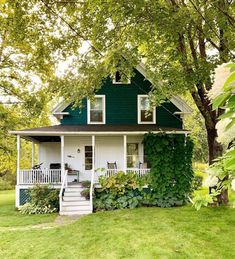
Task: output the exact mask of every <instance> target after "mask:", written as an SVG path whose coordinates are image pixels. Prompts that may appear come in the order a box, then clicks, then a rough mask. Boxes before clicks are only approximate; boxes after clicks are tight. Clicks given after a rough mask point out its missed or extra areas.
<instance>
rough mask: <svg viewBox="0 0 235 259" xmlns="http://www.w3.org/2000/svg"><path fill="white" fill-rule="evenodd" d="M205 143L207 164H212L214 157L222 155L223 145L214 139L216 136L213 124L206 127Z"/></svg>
mask: <svg viewBox="0 0 235 259" xmlns="http://www.w3.org/2000/svg"><path fill="white" fill-rule="evenodd" d="M206 130H207V143H208V150H209V158H208V162H209V165H211V164H213V162H214V159H215V158H217V157H219V156H222V154H223V146H222V145H221V144H220V143H219V142H218V141H217V140H216V138H217V136H218V135H217V129H216V128H215V126H213V127H210V128H208V127H207V129H206Z"/></svg>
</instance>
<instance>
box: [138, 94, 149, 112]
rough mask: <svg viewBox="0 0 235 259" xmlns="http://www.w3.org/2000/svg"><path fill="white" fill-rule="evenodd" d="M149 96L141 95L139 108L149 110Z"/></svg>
mask: <svg viewBox="0 0 235 259" xmlns="http://www.w3.org/2000/svg"><path fill="white" fill-rule="evenodd" d="M149 108H150V105H149V98H148V97H141V98H140V110H149Z"/></svg>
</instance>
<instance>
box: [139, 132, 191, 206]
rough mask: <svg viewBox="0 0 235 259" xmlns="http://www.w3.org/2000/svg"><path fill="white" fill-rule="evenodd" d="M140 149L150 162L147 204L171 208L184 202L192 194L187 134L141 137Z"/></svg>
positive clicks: (189, 143)
mask: <svg viewBox="0 0 235 259" xmlns="http://www.w3.org/2000/svg"><path fill="white" fill-rule="evenodd" d="M143 143H144V148H145V154H146V155H147V159H148V160H149V161H150V163H151V171H150V181H149V188H150V189H151V192H150V193H149V194H148V195H147V196H146V197H145V199H144V202H145V203H146V204H148V205H151V204H152V205H154V206H160V207H171V206H178V205H182V204H184V203H185V202H187V200H188V197H189V196H190V195H191V193H192V181H193V170H192V151H193V143H192V140H191V139H190V138H189V137H186V138H185V136H184V135H179V134H178V135H176V134H153V133H148V134H146V135H145V136H144V140H143Z"/></svg>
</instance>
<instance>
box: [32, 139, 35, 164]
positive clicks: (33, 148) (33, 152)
mask: <svg viewBox="0 0 235 259" xmlns="http://www.w3.org/2000/svg"><path fill="white" fill-rule="evenodd" d="M34 154H35V145H34V142H33V141H32V168H33V167H34Z"/></svg>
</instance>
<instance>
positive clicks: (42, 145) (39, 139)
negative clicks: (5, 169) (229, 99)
mask: <svg viewBox="0 0 235 259" xmlns="http://www.w3.org/2000/svg"><path fill="white" fill-rule="evenodd" d="M150 131H151V132H153V133H160V132H164V133H166V134H172V133H173V134H187V133H188V132H187V131H184V130H179V129H159V128H157V127H156V126H155V125H147V126H146V125H137V126H136V125H135V126H134V127H133V126H103V125H89V126H82V125H81V126H77V125H76V126H72V125H67V126H64V125H57V126H51V127H43V128H36V129H29V130H21V131H14V132H12V133H13V134H15V135H17V154H18V155H17V186H16V207H18V206H19V205H20V204H21V201H20V199H21V197H23V196H24V193H25V190H26V189H28V188H31V187H33V186H34V185H35V184H48V185H50V186H52V187H53V188H58V189H60V200H61V202H62V199H63V190H64V189H65V188H66V187H67V186H68V185H70V184H72V185H74V184H75V185H76V184H79V183H80V182H82V181H90V182H91V185H90V197H91V198H90V204H91V210H92V192H93V189H94V186H95V184H97V183H98V181H99V177H100V176H106V177H110V176H111V175H114V174H116V173H117V172H119V171H123V172H125V173H129V172H134V173H135V174H137V175H138V176H139V177H142V176H144V175H146V174H148V173H149V171H150V164H149V162H148V159H147V157H146V156H145V150H144V145H143V144H142V140H143V137H144V134H146V133H148V132H150ZM22 138H23V139H25V140H27V141H29V142H31V144H32V165H31V168H22V166H21V139H22ZM36 147H37V148H36ZM36 154H37V157H36Z"/></svg>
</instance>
